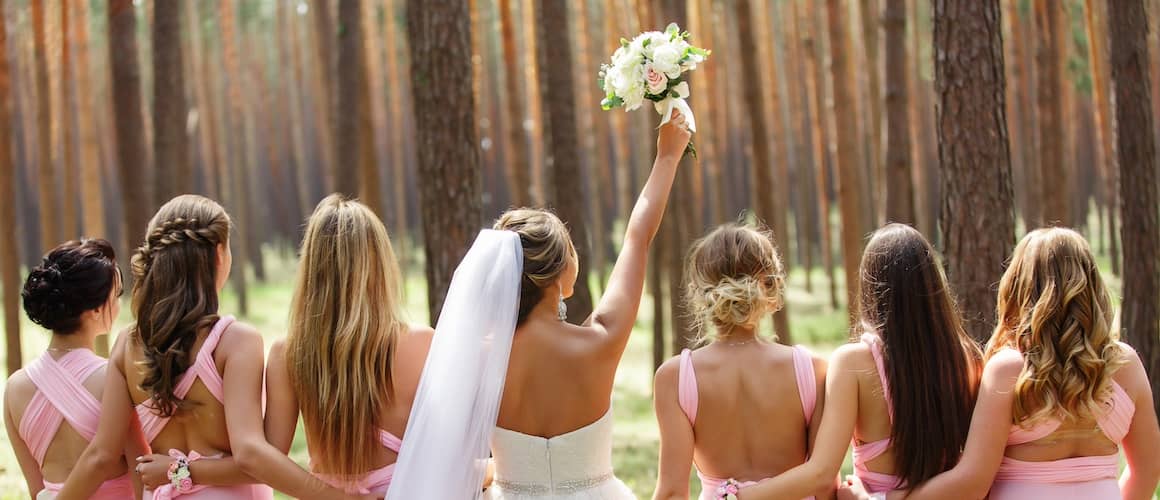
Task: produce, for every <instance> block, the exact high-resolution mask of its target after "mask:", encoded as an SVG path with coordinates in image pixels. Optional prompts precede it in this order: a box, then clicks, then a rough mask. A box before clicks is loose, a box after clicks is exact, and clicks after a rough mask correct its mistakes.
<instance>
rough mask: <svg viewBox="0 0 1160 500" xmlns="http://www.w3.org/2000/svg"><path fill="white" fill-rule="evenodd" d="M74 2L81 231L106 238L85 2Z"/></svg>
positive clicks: (73, 29) (86, 6) (94, 90)
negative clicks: (82, 229)
mask: <svg viewBox="0 0 1160 500" xmlns="http://www.w3.org/2000/svg"><path fill="white" fill-rule="evenodd" d="M69 1H70V2H74V3H76V22H74V23H73V25H72V43H73V44H74V46H75V50H74V51H73V53H74V56H73V57H74V59H73V64H74V65H75V68H76V71H75V74H76V79H77V81H76V90H77V134H78V136H79V138H80V157H79V158H80V178H81V190H80V191H81V192H80V195H81V211H82V213H83V216H84V217H83V220H82V221H81V222H82V224H83V226H84V234H86V235H89V236H92V237H98V238H108V237H109V236H108V234H106V229H105V203H104V199H103V196H104V194H103V190H102V189H101V178H102V176H101V172H100V168H101V164H100V158H99V154H100V140H101V139H100V136H98V131H97V124H96V121H95V116H96V113H97V106H96V102H95V101H94V95H95V93H96V89H94V88H93V81H92V79H91V78H90V76H89V71H90V70H89V68H90V66H89V65H90V64H91V57H90V55H89V54H90V53H91V52H92V47H91V46H90V41H89V13H88V7H89V6H88V2H85V1H78V0H69Z"/></svg>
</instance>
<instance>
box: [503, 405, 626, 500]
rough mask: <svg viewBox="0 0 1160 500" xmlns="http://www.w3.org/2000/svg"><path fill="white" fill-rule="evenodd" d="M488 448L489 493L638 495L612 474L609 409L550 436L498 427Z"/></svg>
mask: <svg viewBox="0 0 1160 500" xmlns="http://www.w3.org/2000/svg"><path fill="white" fill-rule="evenodd" d="M491 451H492V455H493V456H494V457H495V482H494V483H493V485H492V487H491V488H488V490H487V494H486V496H487V498H491V499H495V500H500V499H502V500H522V499H532V498H554V499H559V500H624V499H635V498H636V496H635V495H633V494H632V491H631V490H629V489H628V486H625V484H624V483H623V482H621V481H620V480H619V479H617V478H616V476H615V475H614V474H613V473H612V409H609V410H608V412H607V413H605V414H604V416H603V417H600V419H599V420H597V421H595V422H593V423H591V424H588V425H586V426H584V427H581V428H579V429H576V430H574V431H572V432H568V433H565V434H561V435H559V436H555V437H552V438H542V437H539V436H529V435H527V434H523V433H520V432H516V431H510V430H507V429H504V428H502V427H496V428H495V432H493V433H492V436H491Z"/></svg>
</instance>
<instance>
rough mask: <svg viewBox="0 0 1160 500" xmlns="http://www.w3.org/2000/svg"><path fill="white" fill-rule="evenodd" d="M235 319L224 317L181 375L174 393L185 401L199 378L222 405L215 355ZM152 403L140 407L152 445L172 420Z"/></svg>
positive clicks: (143, 425) (145, 429) (139, 416)
mask: <svg viewBox="0 0 1160 500" xmlns="http://www.w3.org/2000/svg"><path fill="white" fill-rule="evenodd" d="M234 321H235V320H234V317H233V316H222V317H221V318H220V319H218V321H217V323H214V325H213V328H212V329H211V330H210V332H209V335H208V336H206V338H205V342H202V345H201V349H198V351H197V356H196V357H195V358H194V361H193V364H192V365H190V367H189V369H188V370H186V371H185V373H183V374H181V379H180V380H179V381H178V382H177V386H176V387H174V389H173V394H174V395H175V396H177V397H178V398H185V395H186V394H188V393H189V390H190V389H191V388H192V387H193V383H194V382H195V381H197V380H198V379H200V380H201V383H202V384H204V385H205V388H206V389H207V390H209V392H210V394H212V395H213V397H214V398H215V399H217V400H218V401H219V402H221V401H222V400H223V399H224V397H223V392H222V376H221V374H220V373H218V370H217V364H216V363H214V360H213V353H214V350H215V349H217V345H218V342H219V341H221V338H222V335H223V334H224V333H225V331H226V329H227V328H229V326H230V325H232V324H233V323H234ZM149 403H150V402H149V401H146V402H143V403H141V404H139V405H137V417H138V418H139V419H140V420H141V430H142V431H144V433H145V438H146V439H147V440H148V441H150V442H152V441H153V440H154V439H156V438H157V435H158V434H160V433H161V430H162V429H164V428H165V424H168V423H169V418H166V417H162V416H161V415H158V414H157V413H156V412H155V411H154V410H153V408H152V405H151V404H149Z"/></svg>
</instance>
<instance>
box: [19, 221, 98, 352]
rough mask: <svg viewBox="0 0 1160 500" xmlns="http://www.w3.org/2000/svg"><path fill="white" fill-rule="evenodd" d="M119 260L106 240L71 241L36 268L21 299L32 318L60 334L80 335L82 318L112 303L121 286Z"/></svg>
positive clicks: (61, 246)
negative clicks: (110, 293) (118, 280)
mask: <svg viewBox="0 0 1160 500" xmlns="http://www.w3.org/2000/svg"><path fill="white" fill-rule="evenodd" d="M119 273H120V272H119V271H118V269H117V256H116V254H115V253H114V252H113V246H112V245H111V244H110V243H109V242H108V241H105V240H102V239H92V240H88V239H86V240H81V241H75V240H74V241H69V242H67V243H64V244H61V245H60V246H58V247H56V248H54V249H52V251H50V252H48V254H47V255H45V256H44V259H43V260H41V262H40V265H38V266H36V267H34V268H32V272H30V273H28V279H27V280H26V281H25V282H24V289H23V290H22V291H21V293H20V296H21V297H22V298H23V299H24V312H25V313H27V314H28V318H29V319H31V320H32V322H33V323H36V324H38V325H40V326H42V327H44V328H47V329H49V330H52V332H53V333H57V334H71V333H76V332H77V330H79V329H80V328H81V315H82V314H84V313H85V311H91V310H93V309H97V308H99V307H101V306H103V305H105V303H106V302H108V300H109V292H110V291H112V289H113V287H114V286H116V284H117V276H118V274H119Z"/></svg>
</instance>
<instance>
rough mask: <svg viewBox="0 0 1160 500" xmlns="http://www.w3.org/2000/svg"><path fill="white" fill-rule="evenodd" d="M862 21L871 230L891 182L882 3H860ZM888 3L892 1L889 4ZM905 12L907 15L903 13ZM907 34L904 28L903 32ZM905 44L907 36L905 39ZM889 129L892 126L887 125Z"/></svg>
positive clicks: (866, 0) (868, 0) (881, 212)
mask: <svg viewBox="0 0 1160 500" xmlns="http://www.w3.org/2000/svg"><path fill="white" fill-rule="evenodd" d="M859 1H860V2H861V5H860V7H861V8H860V9H859V11H860V13H861V19H860V20H861V21H862V43H863V44H864V47H865V50H866V67H865V68H866V69H865V72H866V79H867V89H866V90H867V97H868V99H869V103H868V104H869V105H868V106H866V107H865V108H866V113H867V118H868V119H867V120H866V123H865V126H866V130H865V133H864V134H863V135H865V137H866V145H867V146H868V147H867V150H868V151H869V153H870V154H869V155H868V156H867V157H866V161H867V164H868V165H869V169H868V170H869V172H870V174H871V178H872V179H874V182H873V183H871V184H870V186H869V188H870V189H871V193H872V196H870V200H873V201H874V203H873V204H872V206H873V208H874V210H873V211H874V213H875V214H878V216H879V217H877V218H875V219H874V223H873V224H872V226H877V225H878V224H880V223H881V222H882V217H883V216H884V212H885V210H886V204H887V200H886V198H887V195H888V192H887V191H888V189H889V188H888V187H887V184H888V183H889V182H890V173H888V172H887V171H886V169H887V166H886V165H885V164H884V162H883V160H882V121H883V116H882V101H883V98H882V74H881V72H880V71H881V69H880V68H881V67H880V66H879V64H878V61H879V59H878V41H879V40H880V37H879V36H878V29H879V26H880V25H881V24H882V23H883V22H884V21H885V20H880V19H879V14H880V13H881V9H882V7H881V5H879V4H880V3H881V0H859ZM886 1H889V0H886ZM903 12H905V11H904V10H903ZM904 32H905V28H904ZM902 39H904V40H905V35H903V36H902ZM887 126H889V125H887Z"/></svg>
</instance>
